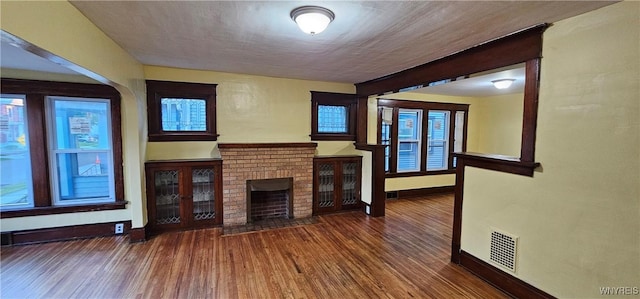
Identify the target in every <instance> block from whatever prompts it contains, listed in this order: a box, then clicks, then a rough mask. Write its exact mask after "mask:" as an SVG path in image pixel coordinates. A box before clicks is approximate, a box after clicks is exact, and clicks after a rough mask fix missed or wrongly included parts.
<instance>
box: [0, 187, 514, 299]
mask: <svg viewBox="0 0 640 299" xmlns="http://www.w3.org/2000/svg"><path fill="white" fill-rule="evenodd" d="M452 211H453V196H452V195H433V196H429V197H423V198H416V199H410V200H405V199H401V200H394V201H389V202H388V203H387V211H386V217H384V218H371V217H367V216H366V215H364V214H363V213H361V212H348V213H341V214H334V215H327V216H320V217H319V220H318V223H316V224H311V225H305V226H298V227H290V228H282V229H275V230H267V231H260V232H251V233H246V234H237V235H224V236H223V235H221V228H213V229H204V230H195V231H185V232H176V233H167V234H163V235H160V236H156V237H154V238H152V239H151V240H149V241H147V242H145V243H138V244H129V243H128V239H127V238H126V237H108V238H97V239H89V240H79V241H69V242H58V243H49V244H42V245H28V246H16V247H5V248H2V252H1V259H0V262H1V264H0V267H1V272H0V275H1V276H0V283H1V285H0V288H1V291H0V292H1V293H0V296H1V297H2V298H72V297H74V298H507V296H506V295H505V294H504V293H502V292H500V291H499V290H497V289H495V288H493V287H492V286H490V285H488V284H487V283H485V282H483V281H482V280H480V279H479V278H477V277H476V276H474V275H472V274H471V273H469V272H467V271H466V270H464V269H463V268H461V267H459V266H457V265H453V264H450V263H449V250H450V244H451V224H452Z"/></svg>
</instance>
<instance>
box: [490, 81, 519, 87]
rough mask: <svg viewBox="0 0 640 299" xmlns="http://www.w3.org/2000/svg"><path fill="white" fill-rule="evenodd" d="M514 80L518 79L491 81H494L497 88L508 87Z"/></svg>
mask: <svg viewBox="0 0 640 299" xmlns="http://www.w3.org/2000/svg"><path fill="white" fill-rule="evenodd" d="M513 81H516V80H515V79H500V80H494V81H491V83H493V86H495V87H496V88H497V89H506V88H509V86H511V84H512V83H513Z"/></svg>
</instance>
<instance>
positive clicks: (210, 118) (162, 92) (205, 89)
mask: <svg viewBox="0 0 640 299" xmlns="http://www.w3.org/2000/svg"><path fill="white" fill-rule="evenodd" d="M146 83H147V124H148V135H147V136H148V138H149V141H150V142H164V141H216V140H217V139H218V136H220V135H218V134H217V130H216V129H217V128H216V122H217V121H216V120H217V115H216V87H217V86H218V85H217V84H208V83H190V82H174V81H159V80H146ZM162 98H187V99H203V100H204V101H205V105H206V108H205V109H206V111H207V118H206V130H205V131H164V130H162V108H161V105H162Z"/></svg>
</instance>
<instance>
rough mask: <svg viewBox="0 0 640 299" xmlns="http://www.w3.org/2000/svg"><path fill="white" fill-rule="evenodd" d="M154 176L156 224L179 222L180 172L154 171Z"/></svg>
mask: <svg viewBox="0 0 640 299" xmlns="http://www.w3.org/2000/svg"><path fill="white" fill-rule="evenodd" d="M154 176H155V177H154V182H155V199H156V224H174V223H180V188H179V186H180V172H179V171H178V170H167V171H156V172H155V173H154Z"/></svg>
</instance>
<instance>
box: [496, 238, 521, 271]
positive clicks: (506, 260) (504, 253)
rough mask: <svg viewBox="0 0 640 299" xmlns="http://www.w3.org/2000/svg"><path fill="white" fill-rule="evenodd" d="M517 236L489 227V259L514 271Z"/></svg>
mask: <svg viewBox="0 0 640 299" xmlns="http://www.w3.org/2000/svg"><path fill="white" fill-rule="evenodd" d="M517 249H518V237H516V236H513V235H510V234H507V233H504V232H500V231H497V230H496V229H494V228H492V229H491V253H490V254H491V255H490V260H491V261H492V262H494V263H496V264H498V265H500V266H502V267H504V268H505V269H507V270H509V271H511V272H516V253H517V251H518V250H517Z"/></svg>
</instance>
